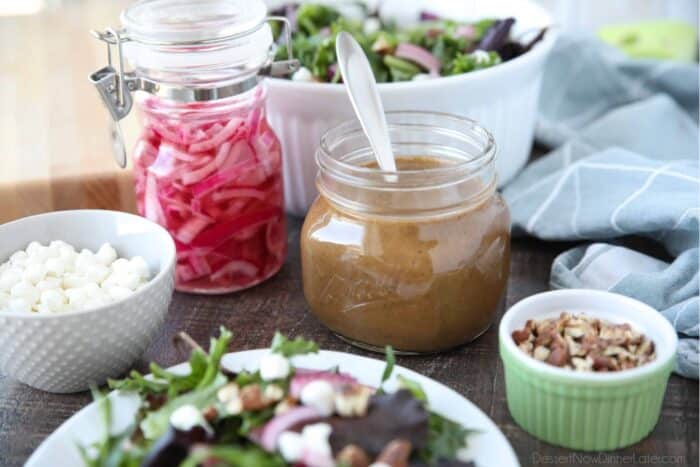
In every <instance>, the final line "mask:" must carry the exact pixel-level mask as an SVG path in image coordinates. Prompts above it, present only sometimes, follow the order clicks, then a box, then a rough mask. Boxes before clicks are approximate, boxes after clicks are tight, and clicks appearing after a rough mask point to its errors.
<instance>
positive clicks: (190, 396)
mask: <svg viewBox="0 0 700 467" xmlns="http://www.w3.org/2000/svg"><path fill="white" fill-rule="evenodd" d="M230 341H231V333H230V332H229V331H228V330H226V329H223V328H222V329H221V333H220V336H219V337H218V338H216V339H214V338H212V340H211V345H210V349H209V352H208V353H206V352H204V351H203V350H201V349H195V350H194V351H193V352H192V355H191V357H190V361H189V363H190V368H191V370H190V372H189V373H186V374H181V373H173V372H170V371H167V370H164V369H163V368H161V367H159V366H158V365H156V364H155V363H152V364H151V367H150V369H151V372H152V376H149V377H144V376H143V375H141V374H140V373H138V372H136V371H133V372H132V373H131V374H130V375H129V377H128V378H126V379H123V380H118V381H110V382H109V386H110V387H111V388H113V389H117V390H120V391H127V392H132V393H136V394H138V396H139V397H140V399H141V405H140V409H139V411H138V412H137V414H136V416H135V420H134V423H133V424H132V425H131V426H130V427H129V428H128V429H126V430H125V431H124V432H122V433H118V434H109V433H106V434H105V435H103V436H102V438H101V439H100V440H99V441H98V442H96V443H94V444H93V445H90V446H79V448H80V450H81V454H82V457H83V459H84V462H85V465H87V466H90V467H98V466H99V467H104V466H111V467H135V466H148V467H159V466H163V467H164V466H181V467H196V466H202V467H225V466H245V467H247V466H251V467H252V466H256V467H266V466H270V467H277V466H287V465H294V466H299V467H302V466H306V467H334V466H344V467H362V466H364V467H368V466H375V467H378V466H382V467H386V466H455V467H466V466H473V465H474V464H473V463H471V462H464V461H461V460H458V455H459V454H458V453H459V451H460V450H461V449H463V448H465V447H466V443H467V437H468V435H469V433H470V430H468V429H466V428H464V427H462V426H461V425H459V424H458V423H456V422H454V421H452V420H449V419H448V418H445V417H444V416H442V415H440V414H437V413H435V412H433V411H431V409H430V404H429V401H428V399H427V396H426V394H425V392H424V391H423V389H422V388H421V387H420V385H419V384H418V383H416V382H415V381H412V380H409V379H407V378H404V377H402V376H401V375H397V380H398V382H399V389H398V390H397V391H395V392H387V391H385V389H384V387H383V386H384V383H385V382H386V381H387V380H388V379H389V377H390V376H391V374H392V372H393V367H394V355H393V351H392V350H391V348H387V354H386V357H387V358H386V367H385V370H384V372H383V374H382V375H377V387H370V386H367V385H364V384H361V383H359V382H358V381H357V380H356V378H355V377H353V375H351V374H347V373H344V372H343V371H342V368H337V367H336V368H329V369H328V370H324V371H322V370H310V369H305V368H301V367H296V366H295V365H294V357H295V356H298V355H305V354H309V353H316V352H318V346H317V345H316V344H315V343H314V342H311V341H308V340H304V339H302V338H296V339H293V340H292V339H287V338H286V337H284V336H283V335H281V334H279V333H278V334H277V335H275V337H274V339H273V341H272V345H271V347H270V351H269V353H267V354H266V355H265V356H263V357H262V358H261V359H260V361H259V366H258V369H256V370H254V371H241V372H232V371H229V370H228V369H226V368H225V367H223V366H222V364H221V358H222V356H223V355H224V353H225V352H226V350H227V348H228V345H229V343H230ZM96 397H97V398H98V404H99V406H100V408H101V412H102V415H103V418H104V422H105V423H106V426H111V405H110V402H109V399H108V398H106V397H105V396H103V395H101V394H99V393H96ZM105 431H107V430H105Z"/></svg>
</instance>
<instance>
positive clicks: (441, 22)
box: [272, 3, 545, 83]
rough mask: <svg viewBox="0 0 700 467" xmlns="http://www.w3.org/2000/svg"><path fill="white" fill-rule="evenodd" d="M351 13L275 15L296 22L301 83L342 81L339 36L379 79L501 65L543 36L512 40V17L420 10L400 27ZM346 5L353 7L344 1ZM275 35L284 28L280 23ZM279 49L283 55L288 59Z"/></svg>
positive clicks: (305, 10)
mask: <svg viewBox="0 0 700 467" xmlns="http://www.w3.org/2000/svg"><path fill="white" fill-rule="evenodd" d="M353 5H354V6H355V11H353V12H352V14H351V15H350V14H343V12H341V11H340V10H339V9H336V8H333V7H330V6H327V5H322V4H314V3H304V4H301V5H299V4H289V5H286V6H284V7H282V8H280V9H278V10H275V11H273V12H272V13H273V14H276V15H282V16H286V17H287V18H288V19H289V20H290V23H291V26H292V50H293V53H294V56H295V57H296V58H297V59H299V61H300V62H301V66H302V67H301V69H300V70H299V71H297V72H296V73H295V74H294V75H293V76H292V79H293V80H297V81H318V82H331V83H335V82H339V81H340V80H341V76H340V71H339V69H338V67H337V61H336V56H335V37H336V35H337V34H338V33H339V32H340V31H347V32H349V33H351V34H352V35H353V36H354V37H355V39H357V41H358V42H359V43H360V45H361V46H362V48H363V50H364V51H365V53H366V54H367V57H368V59H369V62H370V64H371V66H372V69H373V71H374V75H375V78H376V80H377V82H380V83H382V82H396V81H409V80H419V79H429V78H433V77H439V76H452V75H458V74H462V73H468V72H470V71H475V70H480V69H483V68H489V67H492V66H495V65H498V64H499V63H501V62H504V61H507V60H510V59H512V58H515V57H517V56H519V55H522V54H523V53H525V52H527V51H528V50H530V49H531V48H532V47H533V46H534V45H535V44H536V43H537V42H538V41H539V40H541V39H542V38H543V37H544V34H545V30H541V31H539V32H538V33H537V34H536V35H535V36H534V38H532V39H531V40H530V41H529V42H526V43H521V42H519V41H518V40H515V39H513V38H511V29H512V27H513V25H514V23H515V20H514V19H513V18H506V19H483V20H480V21H477V22H473V23H460V22H457V21H452V20H448V19H443V18H440V17H438V16H436V15H434V14H431V13H427V12H423V13H421V22H420V23H419V24H418V25H417V26H413V27H409V28H401V27H398V26H397V25H396V24H393V23H391V22H388V21H384V20H383V19H382V18H380V16H379V15H378V13H377V12H373V11H369V10H367V9H366V8H365V7H363V6H362V5H360V4H353ZM344 8H345V9H347V8H348V5H345V7H344ZM275 32H276V34H279V28H278V27H276V30H275ZM285 54H286V50H284V48H280V50H279V52H278V58H279V59H283V58H285Z"/></svg>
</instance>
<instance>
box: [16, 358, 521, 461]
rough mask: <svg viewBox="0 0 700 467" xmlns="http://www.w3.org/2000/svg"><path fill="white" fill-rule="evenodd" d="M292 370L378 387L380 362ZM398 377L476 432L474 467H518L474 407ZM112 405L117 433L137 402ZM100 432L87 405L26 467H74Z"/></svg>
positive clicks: (326, 363) (323, 362) (304, 362)
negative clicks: (334, 370) (339, 375)
mask: <svg viewBox="0 0 700 467" xmlns="http://www.w3.org/2000/svg"><path fill="white" fill-rule="evenodd" d="M266 352H268V349H258V350H248V351H245V352H235V353H229V354H227V355H225V356H224V358H223V364H224V365H225V366H226V367H227V368H230V369H231V370H233V371H240V370H242V369H244V368H245V369H249V370H254V369H255V368H257V362H258V361H259V360H260V357H261V356H262V355H263V354H264V353H266ZM294 364H295V366H299V367H304V368H312V369H328V368H331V367H333V366H335V365H339V367H340V370H341V371H343V372H346V373H350V374H351V375H353V376H355V377H356V378H357V379H358V380H359V381H360V382H361V383H364V384H368V385H372V386H377V385H378V384H379V381H380V378H381V375H382V372H383V370H384V362H383V361H381V360H376V359H372V358H366V357H359V356H357V355H351V354H346V353H341V352H331V351H321V352H320V353H319V354H317V355H309V356H303V357H296V358H295V359H294ZM186 368H187V364H186V363H183V364H180V365H177V366H175V367H173V368H171V370H174V371H186ZM397 374H401V375H404V376H406V377H408V378H410V379H413V380H415V381H417V382H419V383H420V384H421V385H422V386H423V388H424V389H425V392H426V394H427V395H428V400H429V401H430V406H431V408H432V409H433V410H435V411H436V412H438V413H440V414H443V415H445V416H448V417H450V418H451V419H453V420H455V421H456V422H459V423H461V424H462V425H464V426H465V427H467V428H470V429H474V430H478V431H479V432H480V433H478V434H473V435H471V436H470V437H469V448H468V449H467V450H466V452H465V453H464V454H465V455H466V459H469V460H473V461H474V462H476V464H477V466H478V467H491V466H494V467H511V466H515V467H518V466H519V465H520V464H519V463H518V460H517V458H516V456H515V453H514V452H513V448H511V446H510V444H508V440H506V437H505V436H503V433H501V431H500V430H499V429H498V427H497V426H496V424H495V423H493V422H492V421H491V420H490V419H489V418H488V417H487V416H486V414H484V413H483V412H482V411H481V410H479V408H477V407H476V406H475V405H474V404H472V403H471V402H469V401H468V400H467V399H465V398H464V397H462V396H461V395H459V394H458V393H457V392H455V391H453V390H452V389H449V388H448V387H446V386H443V385H442V384H440V383H438V382H436V381H434V380H432V379H430V378H427V377H425V376H421V375H420V374H418V373H416V372H415V371H412V370H409V369H407V368H403V367H400V366H396V367H395V369H394V374H393V377H392V378H391V379H390V380H389V381H388V383H387V385H386V387H387V389H388V390H389V391H393V390H395V388H396V379H395V377H396V375H397ZM109 397H110V399H111V401H112V407H113V419H114V420H113V425H112V430H113V431H121V430H122V429H124V428H125V427H127V426H128V425H129V424H130V423H131V421H132V420H133V416H134V414H135V412H136V409H137V406H138V398H137V397H136V396H133V395H124V394H117V393H116V392H112V393H111V394H110V395H109ZM101 431H102V424H101V423H100V416H99V413H98V410H97V406H96V405H95V404H94V403H92V404H90V405H88V406H87V407H85V408H83V409H82V410H80V411H79V412H78V413H76V414H75V415H73V416H72V417H71V418H69V419H68V420H66V422H64V423H63V425H61V426H60V427H59V428H58V429H57V430H56V431H55V432H53V433H52V434H51V435H50V436H49V437H48V438H46V440H44V442H43V443H41V445H40V446H39V448H38V449H37V450H36V451H35V452H34V454H32V456H31V457H30V458H29V460H28V461H27V463H26V464H25V467H45V466H47V465H50V466H52V467H76V466H79V465H82V464H81V459H80V456H79V454H78V450H77V449H76V443H80V444H89V443H91V442H94V441H95V440H96V439H98V438H99V436H100V433H101Z"/></svg>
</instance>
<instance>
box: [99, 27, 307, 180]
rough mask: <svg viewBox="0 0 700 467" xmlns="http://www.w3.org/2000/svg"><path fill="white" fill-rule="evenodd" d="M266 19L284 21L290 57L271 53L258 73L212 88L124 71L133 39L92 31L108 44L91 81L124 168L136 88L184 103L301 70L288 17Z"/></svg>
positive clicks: (234, 91) (220, 95) (117, 33)
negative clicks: (125, 124)
mask: <svg viewBox="0 0 700 467" xmlns="http://www.w3.org/2000/svg"><path fill="white" fill-rule="evenodd" d="M267 21H281V22H283V23H284V35H285V42H286V48H287V60H280V61H274V59H273V57H272V55H271V56H270V59H269V60H268V61H267V63H266V64H265V65H264V66H262V67H261V68H260V70H259V71H258V74H257V76H253V77H252V78H251V79H247V80H244V81H242V82H236V83H231V84H226V85H224V86H220V87H212V88H187V87H182V88H178V87H173V86H170V85H161V84H159V83H156V82H154V81H151V80H149V79H147V78H145V77H139V76H136V75H135V74H134V73H133V72H126V71H125V70H124V54H123V53H122V43H123V42H126V41H129V40H130V39H129V38H128V36H126V35H125V33H124V32H123V31H115V30H114V29H112V28H108V29H106V30H105V31H104V32H100V31H94V30H93V31H91V33H92V35H93V36H95V37H96V38H97V39H99V40H101V41H102V42H104V43H105V44H107V66H105V67H103V68H100V69H99V70H97V71H96V72H94V73H92V74H91V75H90V77H89V78H90V82H91V83H92V84H93V85H94V86H95V87H96V88H97V91H98V92H99V93H100V97H101V98H102V102H103V103H104V104H105V106H106V107H107V110H108V111H109V114H110V116H111V117H112V125H111V132H112V144H113V146H114V159H115V161H116V162H117V164H118V165H119V166H120V167H121V168H124V167H126V148H125V145H124V138H123V135H122V131H121V126H120V125H119V121H120V120H121V119H123V118H124V117H126V116H127V115H128V114H129V112H130V111H131V107H132V105H133V98H132V95H131V93H132V92H133V91H137V90H138V91H144V92H147V93H150V94H153V95H157V96H162V97H165V98H170V99H175V100H181V101H184V102H197V101H207V100H213V99H221V98H225V97H230V96H234V95H237V94H240V93H242V92H245V91H248V90H249V89H251V88H252V87H254V86H255V85H256V84H257V81H258V79H259V77H261V76H286V75H289V74H291V73H293V72H295V71H296V70H298V69H299V61H298V60H296V59H294V58H293V55H292V34H291V25H290V23H289V20H287V18H285V17H283V16H269V17H268V18H267ZM263 24H264V23H261V25H260V26H261V27H262V25H263ZM244 34H247V33H244ZM244 34H242V35H244ZM235 37H236V36H231V37H226V38H220V39H213V40H210V41H201V43H202V44H204V43H211V42H212V41H216V42H219V41H227V40H231V39H235ZM113 45H114V46H116V48H117V59H118V62H119V65H118V66H119V69H115V68H114V65H113V64H112V46H113ZM157 45H177V43H168V44H165V43H164V44H157ZM187 45H198V44H187ZM271 51H274V48H273V49H271Z"/></svg>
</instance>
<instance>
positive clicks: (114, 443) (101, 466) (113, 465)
mask: <svg viewBox="0 0 700 467" xmlns="http://www.w3.org/2000/svg"><path fill="white" fill-rule="evenodd" d="M91 391H92V396H93V399H94V400H95V403H96V404H97V408H98V410H99V412H100V416H101V418H102V427H103V431H102V435H101V437H100V439H99V440H98V441H97V442H95V443H93V444H92V445H90V446H82V445H78V452H79V453H80V457H81V458H82V459H83V463H84V464H85V465H86V466H87V467H138V466H139V465H141V461H142V460H143V458H144V456H145V452H144V450H143V449H142V448H140V447H133V446H132V447H130V448H129V449H126V448H125V442H126V440H127V439H129V438H130V437H131V435H132V433H133V431H134V428H133V426H130V427H128V428H127V429H126V430H124V431H123V432H122V433H119V434H116V435H113V434H111V432H110V430H111V427H112V404H111V402H110V400H109V399H108V398H107V396H105V395H104V394H102V393H101V392H100V391H99V390H97V389H96V388H91Z"/></svg>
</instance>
